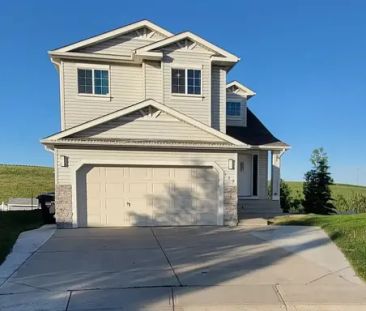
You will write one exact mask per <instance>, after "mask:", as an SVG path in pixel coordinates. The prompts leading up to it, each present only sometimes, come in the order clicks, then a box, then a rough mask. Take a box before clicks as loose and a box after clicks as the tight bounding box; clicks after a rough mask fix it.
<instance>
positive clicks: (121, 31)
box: [51, 19, 173, 54]
mask: <svg viewBox="0 0 366 311" xmlns="http://www.w3.org/2000/svg"><path fill="white" fill-rule="evenodd" d="M142 27H147V28H149V29H151V30H152V31H156V32H159V33H161V34H162V35H164V36H166V37H170V36H173V34H172V33H171V32H169V31H167V30H166V29H164V28H162V27H160V26H158V25H156V24H154V23H152V22H150V21H148V20H146V19H145V20H141V21H138V22H135V23H131V24H128V25H126V26H123V27H119V28H116V29H113V30H111V31H107V32H104V33H102V34H100V35H97V36H93V37H90V38H88V39H85V40H81V41H78V42H75V43H72V44H68V45H66V46H63V47H60V48H57V49H54V50H52V51H51V54H52V52H69V51H72V50H75V49H80V48H83V47H86V46H89V45H91V44H96V43H99V42H102V41H105V40H109V39H112V38H114V37H117V36H120V35H123V34H125V33H128V32H131V31H134V30H137V29H140V28H142Z"/></svg>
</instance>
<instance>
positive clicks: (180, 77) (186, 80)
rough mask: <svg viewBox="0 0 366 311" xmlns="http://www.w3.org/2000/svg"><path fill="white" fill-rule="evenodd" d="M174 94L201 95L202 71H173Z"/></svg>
mask: <svg viewBox="0 0 366 311" xmlns="http://www.w3.org/2000/svg"><path fill="white" fill-rule="evenodd" d="M172 93H174V94H189V95H201V70H199V69H172Z"/></svg>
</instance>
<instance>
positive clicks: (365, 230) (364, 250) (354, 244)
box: [274, 214, 366, 280]
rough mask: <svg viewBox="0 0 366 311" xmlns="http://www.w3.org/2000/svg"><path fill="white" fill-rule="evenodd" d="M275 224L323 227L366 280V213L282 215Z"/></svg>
mask: <svg viewBox="0 0 366 311" xmlns="http://www.w3.org/2000/svg"><path fill="white" fill-rule="evenodd" d="M274 224H277V225H305V226H319V227H321V228H323V229H324V230H325V231H326V232H327V233H328V235H329V237H330V238H331V239H332V240H333V241H334V242H335V243H336V244H337V245H338V247H339V248H340V249H341V250H342V252H343V253H344V254H345V255H346V257H347V258H348V260H349V261H350V262H351V264H352V266H353V267H354V269H355V270H356V272H357V274H358V275H359V276H360V277H362V278H363V279H364V280H366V214H357V215H332V216H319V215H307V216H299V215H290V216H280V217H276V218H275V219H274Z"/></svg>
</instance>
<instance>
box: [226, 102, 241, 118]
mask: <svg viewBox="0 0 366 311" xmlns="http://www.w3.org/2000/svg"><path fill="white" fill-rule="evenodd" d="M226 115H228V116H229V117H240V102H227V103H226Z"/></svg>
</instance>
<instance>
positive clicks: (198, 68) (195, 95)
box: [170, 64, 203, 98]
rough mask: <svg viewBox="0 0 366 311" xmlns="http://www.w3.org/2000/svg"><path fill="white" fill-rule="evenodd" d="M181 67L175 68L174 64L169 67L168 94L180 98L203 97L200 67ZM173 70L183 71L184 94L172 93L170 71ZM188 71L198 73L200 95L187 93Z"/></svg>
mask: <svg viewBox="0 0 366 311" xmlns="http://www.w3.org/2000/svg"><path fill="white" fill-rule="evenodd" d="M181 66H182V65H178V66H176V65H175V64H174V65H172V66H171V67H170V93H171V95H172V96H176V95H178V96H179V95H180V96H192V97H201V98H202V97H203V96H202V65H201V66H197V68H194V66H187V67H181ZM173 70H184V93H173V90H172V88H173V79H172V71H173ZM188 70H196V71H198V70H199V71H200V72H201V73H200V76H201V77H200V91H201V92H200V93H199V94H190V93H188Z"/></svg>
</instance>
